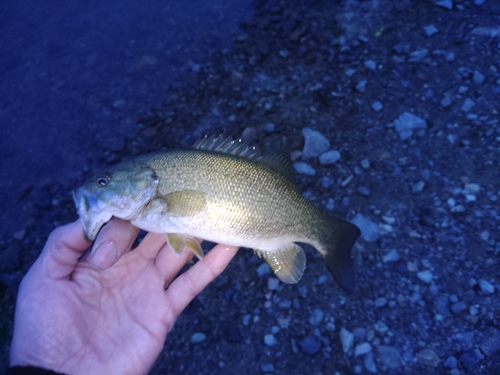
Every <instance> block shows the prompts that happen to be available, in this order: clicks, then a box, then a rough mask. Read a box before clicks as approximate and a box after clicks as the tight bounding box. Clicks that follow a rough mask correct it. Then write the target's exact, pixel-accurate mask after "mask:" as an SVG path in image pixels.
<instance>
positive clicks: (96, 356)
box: [13, 231, 236, 374]
mask: <svg viewBox="0 0 500 375" xmlns="http://www.w3.org/2000/svg"><path fill="white" fill-rule="evenodd" d="M131 233H132V235H134V236H135V234H136V233H137V232H136V231H132V232H131ZM224 248H225V247H224ZM231 249H232V250H233V251H232V252H229V253H228V252H225V253H226V254H224V252H220V251H219V252H214V251H213V250H212V251H211V252H210V253H209V254H208V255H207V256H206V257H205V258H204V260H203V262H199V263H197V264H196V266H200V267H199V268H198V269H197V270H196V269H194V268H195V267H192V268H191V269H190V270H189V271H188V272H186V273H184V274H183V275H182V276H181V277H179V278H177V279H176V280H175V281H174V282H173V283H172V284H171V286H170V287H169V289H168V290H167V291H166V292H165V285H169V284H170V283H171V281H172V280H173V278H174V277H175V276H176V275H177V273H178V272H179V271H180V269H181V268H182V267H183V265H184V264H185V263H186V262H187V261H188V260H189V259H190V258H191V255H190V254H189V253H188V252H184V253H183V255H182V256H181V257H178V256H176V255H175V254H173V252H172V251H171V250H170V249H168V248H167V246H166V245H165V241H164V236H160V235H157V234H148V235H147V236H146V237H145V238H144V240H143V241H142V243H141V245H139V247H138V248H136V249H135V250H134V251H126V252H125V254H123V255H122V256H121V257H120V259H119V260H118V261H117V262H116V264H114V265H113V266H112V267H110V268H108V269H105V270H99V269H97V268H96V267H95V266H93V264H92V262H91V261H90V260H89V259H88V257H87V258H86V259H84V260H83V261H80V262H78V263H77V264H76V266H73V270H72V272H71V273H70V274H68V275H67V276H66V277H41V276H43V275H40V273H43V272H44V271H45V272H46V273H48V274H50V273H51V272H56V273H60V275H57V276H62V275H64V274H66V273H67V272H64V271H63V269H62V268H64V267H67V268H68V267H69V265H66V264H65V262H64V261H63V262H61V264H59V266H60V267H59V268H57V269H55V271H52V270H51V269H50V267H51V261H50V260H47V259H45V260H44V257H43V254H42V256H41V257H40V259H41V260H40V259H39V260H38V261H37V263H36V264H35V265H34V267H33V268H32V270H30V272H29V273H28V274H27V276H26V278H25V280H23V285H22V287H21V291H20V297H19V301H18V307H17V312H16V323H19V320H23V325H22V328H18V326H17V325H16V330H18V331H20V332H21V333H20V334H17V336H18V337H19V336H21V337H20V338H18V341H19V340H21V341H23V339H24V340H30V342H29V343H28V346H32V347H35V348H39V349H38V352H36V353H35V357H36V358H37V360H39V361H43V363H34V364H35V365H38V366H42V367H45V368H51V369H55V370H57V371H61V372H64V373H87V374H88V373H120V374H140V373H146V372H147V371H148V369H149V368H150V367H151V366H152V364H153V362H154V360H155V359H156V357H157V356H158V354H159V352H160V351H161V349H162V348H163V345H164V341H165V338H166V335H167V333H168V332H169V331H170V329H171V328H172V327H173V325H174V323H175V320H176V318H177V316H178V315H179V314H180V312H181V311H182V310H183V309H184V308H185V306H186V305H187V304H188V303H189V301H191V300H192V298H194V297H195V296H196V294H197V293H199V291H201V289H203V287H204V286H205V285H206V284H208V282H210V281H211V280H212V279H213V278H215V277H216V275H217V274H218V273H220V272H222V270H223V269H224V268H225V265H227V262H229V260H230V259H231V258H232V256H233V255H234V253H235V252H236V249H234V248H231ZM44 251H45V250H44ZM212 253H213V254H214V256H212ZM217 254H219V256H218V257H217ZM221 256H222V257H224V261H223V262H222V263H221ZM66 271H67V270H66ZM193 271H194V272H193ZM195 272H196V274H195ZM52 276H54V275H52ZM193 276H196V277H193ZM200 278H201V280H202V284H199V279H200ZM21 297H22V298H21ZM34 310H35V311H36V314H34V313H33V311H34ZM15 333H16V332H15ZM15 336H16V335H15ZM21 345H23V343H22V342H17V343H16V337H15V339H14V341H13V350H14V351H15V350H16V348H17V346H21ZM24 345H26V342H24ZM21 354H22V353H21ZM20 358H21V359H24V358H23V356H22V355H21V356H20ZM20 362H21V363H22V362H23V361H22V360H21V361H20ZM31 364H33V363H31Z"/></svg>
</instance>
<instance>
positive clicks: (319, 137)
mask: <svg viewBox="0 0 500 375" xmlns="http://www.w3.org/2000/svg"><path fill="white" fill-rule="evenodd" d="M302 136H303V137H304V149H303V150H302V157H303V158H304V159H310V158H315V157H318V156H319V155H321V154H322V153H324V152H326V151H327V150H328V149H329V148H330V141H329V140H328V139H327V138H326V137H325V136H324V135H323V134H321V133H320V132H318V131H316V130H313V129H310V128H303V129H302Z"/></svg>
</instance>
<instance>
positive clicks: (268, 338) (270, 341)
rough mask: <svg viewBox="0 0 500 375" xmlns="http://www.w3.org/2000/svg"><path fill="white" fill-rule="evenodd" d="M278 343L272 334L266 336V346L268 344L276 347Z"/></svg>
mask: <svg viewBox="0 0 500 375" xmlns="http://www.w3.org/2000/svg"><path fill="white" fill-rule="evenodd" d="M276 343H277V341H276V339H275V338H274V335H273V334H272V333H268V334H267V335H265V336H264V344H266V345H267V346H273V345H276Z"/></svg>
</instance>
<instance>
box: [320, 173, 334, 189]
mask: <svg viewBox="0 0 500 375" xmlns="http://www.w3.org/2000/svg"><path fill="white" fill-rule="evenodd" d="M319 181H320V182H321V186H323V189H329V188H331V187H332V186H333V185H335V181H334V180H333V179H331V178H330V177H328V176H323V177H321V178H320V179H319Z"/></svg>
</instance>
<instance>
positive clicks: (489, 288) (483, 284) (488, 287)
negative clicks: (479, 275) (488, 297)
mask: <svg viewBox="0 0 500 375" xmlns="http://www.w3.org/2000/svg"><path fill="white" fill-rule="evenodd" d="M479 287H480V288H481V291H482V292H483V293H486V294H492V293H493V292H494V291H495V287H494V286H493V285H492V284H491V283H490V282H489V281H486V280H484V279H480V280H479Z"/></svg>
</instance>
